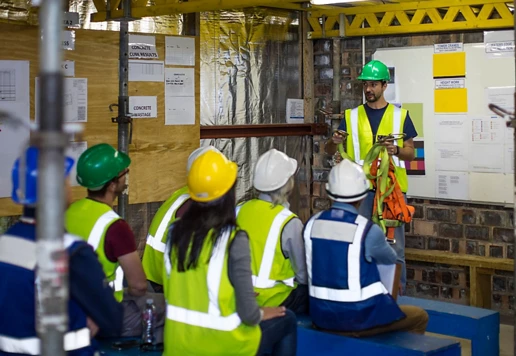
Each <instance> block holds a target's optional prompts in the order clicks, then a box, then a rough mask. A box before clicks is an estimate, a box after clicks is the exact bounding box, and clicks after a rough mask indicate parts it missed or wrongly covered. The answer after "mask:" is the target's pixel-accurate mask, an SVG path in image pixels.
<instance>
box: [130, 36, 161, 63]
mask: <svg viewBox="0 0 516 356" xmlns="http://www.w3.org/2000/svg"><path fill="white" fill-rule="evenodd" d="M129 58H130V59H136V58H142V59H158V52H157V51H156V37H154V36H140V35H129Z"/></svg>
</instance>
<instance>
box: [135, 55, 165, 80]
mask: <svg viewBox="0 0 516 356" xmlns="http://www.w3.org/2000/svg"><path fill="white" fill-rule="evenodd" d="M164 78H165V64H164V63H163V61H139V60H129V81H130V82H163V80H164Z"/></svg>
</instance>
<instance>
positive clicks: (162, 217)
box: [142, 187, 190, 285]
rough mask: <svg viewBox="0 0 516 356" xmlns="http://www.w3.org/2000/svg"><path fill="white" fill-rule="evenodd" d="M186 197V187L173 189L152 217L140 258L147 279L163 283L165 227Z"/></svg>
mask: <svg viewBox="0 0 516 356" xmlns="http://www.w3.org/2000/svg"><path fill="white" fill-rule="evenodd" d="M188 199H190V195H189V194H188V187H183V188H181V189H179V190H177V191H175V192H174V194H172V196H171V197H170V198H168V199H167V201H165V202H164V203H163V205H161V207H160V208H159V210H158V212H157V213H156V215H154V218H153V219H152V222H151V225H150V227H149V233H148V235H147V243H146V245H145V250H144V252H143V259H142V266H143V271H144V272H145V275H146V276H147V279H148V280H149V281H152V282H154V283H157V284H160V285H163V252H165V244H166V240H167V229H168V227H169V225H170V223H171V222H172V221H174V220H175V217H176V212H177V210H178V209H179V208H180V207H181V206H182V205H183V204H184V203H185V202H186V201H187V200H188Z"/></svg>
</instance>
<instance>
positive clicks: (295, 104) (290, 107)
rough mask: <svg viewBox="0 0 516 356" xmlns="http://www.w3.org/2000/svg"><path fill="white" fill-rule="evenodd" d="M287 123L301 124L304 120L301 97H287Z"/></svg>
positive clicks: (303, 105) (303, 106) (303, 104)
mask: <svg viewBox="0 0 516 356" xmlns="http://www.w3.org/2000/svg"><path fill="white" fill-rule="evenodd" d="M286 114H287V123H288V124H302V123H304V122H305V101H304V100H303V99H287V113H286Z"/></svg>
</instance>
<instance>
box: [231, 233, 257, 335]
mask: <svg viewBox="0 0 516 356" xmlns="http://www.w3.org/2000/svg"><path fill="white" fill-rule="evenodd" d="M228 276H229V281H230V282H231V285H233V288H234V289H235V298H236V309H237V314H238V316H239V317H240V319H241V320H242V322H243V323H244V324H246V325H251V326H252V325H256V324H258V323H259V322H260V321H261V319H262V316H261V313H260V308H259V307H258V303H257V302H256V297H255V295H254V288H253V282H252V279H251V276H252V271H251V249H250V247H249V237H248V236H247V232H245V231H239V232H238V233H237V234H236V236H235V238H234V239H233V241H232V242H231V246H230V247H229V261H228Z"/></svg>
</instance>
